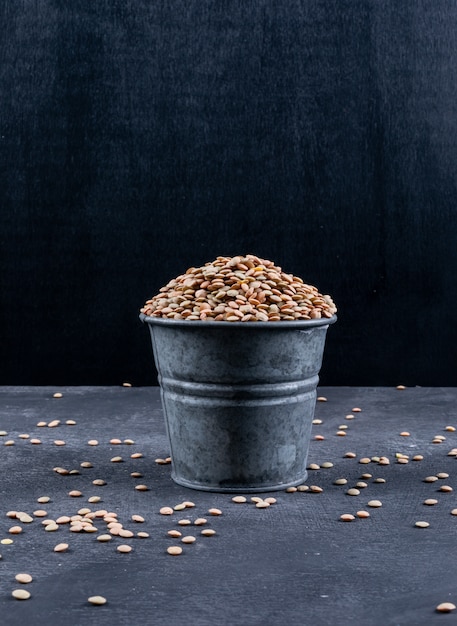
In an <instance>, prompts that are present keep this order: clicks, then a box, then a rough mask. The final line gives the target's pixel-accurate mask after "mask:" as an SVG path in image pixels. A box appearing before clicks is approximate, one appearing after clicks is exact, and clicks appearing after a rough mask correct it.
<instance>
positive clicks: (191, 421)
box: [140, 314, 336, 492]
mask: <svg viewBox="0 0 457 626" xmlns="http://www.w3.org/2000/svg"><path fill="white" fill-rule="evenodd" d="M140 318H141V319H142V321H144V322H146V323H147V324H148V327H149V330H150V334H151V340H152V347H153V352H154V358H155V364H156V367H157V371H158V376H159V384H160V388H161V398H162V407H163V411H164V416H165V423H166V427H167V433H168V438H169V443H170V453H171V457H172V474H171V476H172V478H173V480H174V481H175V482H176V483H178V484H180V485H184V486H185V487H191V488H193V489H201V490H206V491H224V492H261V491H273V490H278V489H284V488H286V487H289V486H293V485H297V484H300V483H302V482H303V481H305V480H306V477H307V471H306V464H307V457H308V448H309V442H310V437H311V425H312V420H313V417H314V409H315V404H316V387H317V384H318V381H319V377H318V374H319V371H320V368H321V364H322V356H323V352H324V345H325V337H326V333H327V328H328V326H329V324H333V323H334V322H335V321H336V316H334V317H332V318H330V319H319V320H309V321H308V320H304V321H296V322H295V321H290V322H288V321H281V322H222V321H221V322H208V321H185V320H182V321H178V320H167V319H163V318H155V317H147V316H145V315H143V314H141V315H140Z"/></svg>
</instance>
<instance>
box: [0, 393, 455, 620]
mask: <svg viewBox="0 0 457 626" xmlns="http://www.w3.org/2000/svg"><path fill="white" fill-rule="evenodd" d="M57 391H58V392H61V393H62V397H61V398H54V397H53V394H54V393H55V392H57ZM319 395H321V396H325V397H326V398H327V401H326V402H325V401H322V402H318V403H317V405H316V414H315V418H316V419H317V420H321V423H319V424H315V425H314V426H313V437H314V436H316V435H323V437H324V438H323V439H321V440H314V439H313V441H312V442H311V446H310V453H309V463H316V464H322V463H324V462H331V463H332V464H333V466H332V467H329V468H326V469H323V468H321V469H317V470H310V471H309V477H308V480H307V482H306V484H307V485H317V486H319V487H321V488H322V489H323V491H322V492H321V493H311V492H310V491H296V492H294V493H286V492H285V491H284V490H281V491H276V492H272V493H271V494H262V497H267V496H268V495H271V496H274V497H275V498H276V499H277V503H276V504H273V505H271V506H270V507H269V508H266V509H257V508H256V507H255V505H254V504H253V503H251V502H250V497H251V495H249V496H248V502H247V503H245V504H235V503H234V502H232V500H231V497H232V496H231V495H230V494H226V493H225V494H224V493H208V492H201V491H195V490H190V489H186V488H184V487H180V486H178V485H176V484H175V483H173V481H172V480H171V478H170V465H162V464H158V463H156V461H155V459H156V458H165V457H166V456H168V454H169V449H168V444H167V439H166V435H165V427H164V423H163V416H162V411H161V407H160V395H159V390H158V388H156V387H143V388H134V387H131V388H127V387H116V388H114V387H65V388H59V389H56V388H51V387H2V388H0V431H2V434H1V435H0V476H1V480H0V540H1V541H2V543H0V554H1V555H2V559H1V560H0V623H1V624H2V625H5V626H10V625H16V624H18V625H19V624H20V625H21V626H28V625H29V624H33V625H35V624H36V625H41V624H43V625H44V624H46V625H54V624H56V625H59V626H60V625H64V624H72V625H79V624H81V625H83V624H84V625H91V624H93V625H95V624H96V625H97V626H103V625H105V624H106V625H108V624H109V625H114V626H116V625H122V624H126V625H127V624H129V625H130V624H146V625H149V624H151V625H152V624H164V625H167V626H170V625H171V626H175V625H176V626H181V625H183V626H187V625H190V626H214V624H222V625H230V626H231V625H234V626H238V625H239V626H242V625H243V626H244V625H246V626H251V625H256V626H257V625H258V626H269V625H276V624H280V625H282V624H288V625H297V626H298V625H299V626H308V625H309V626H318V625H321V624H322V625H327V624H329V625H333V624H338V625H345V624H359V625H362V626H371V625H373V626H375V625H376V626H377V625H379V626H388V625H392V626H393V625H397V624H398V625H400V624H401V625H404V624H408V625H414V626H417V625H422V624H424V625H425V624H427V625H433V624H444V623H447V624H451V623H454V624H455V623H457V612H454V613H451V614H448V615H443V614H438V613H437V612H436V610H435V609H436V606H437V605H438V604H440V603H441V602H453V603H456V604H457V558H456V554H457V516H455V515H452V514H451V511H452V510H453V509H454V508H457V502H456V495H455V494H456V491H457V479H456V476H457V460H456V457H455V456H453V455H449V452H450V451H451V450H452V449H453V448H454V447H455V446H457V431H455V432H454V431H453V430H452V429H451V428H447V427H457V389H455V388H418V387H415V388H407V389H405V390H401V391H400V390H398V389H396V388H387V387H377V388H367V387H363V388H355V387H326V388H325V387H322V388H320V389H319ZM356 407H358V408H361V411H360V412H353V409H354V408H356ZM349 414H353V415H354V416H355V418H354V419H352V420H348V419H346V416H347V415H349ZM52 420H60V424H59V425H58V426H56V427H54V428H50V427H48V426H44V427H39V426H37V423H38V422H40V421H44V422H46V423H49V422H51V421H52ZM66 420H74V421H75V422H76V424H74V425H67V424H66ZM341 425H345V426H347V429H346V435H345V436H341V435H337V434H336V433H337V431H338V430H339V427H340V426H341ZM403 431H407V432H409V433H410V435H409V436H402V435H400V433H401V432H403ZM5 432H6V433H7V434H4V433H5ZM22 435H25V436H26V435H28V436H29V438H25V437H22ZM436 435H438V436H442V437H444V438H445V439H442V441H441V443H432V441H433V440H434V439H435V437H436ZM33 438H38V439H39V440H40V441H41V443H40V444H37V443H35V444H34V443H31V440H32V439H33ZM113 438H118V439H120V440H121V441H122V442H123V443H121V444H120V445H119V444H112V443H110V440H111V439H113ZM91 439H97V440H98V442H99V443H98V445H97V446H90V445H88V441H89V440H91ZM125 439H132V440H133V441H134V443H133V444H130V445H128V444H126V443H124V440H125ZM56 440H61V441H64V442H65V445H60V446H59V445H56V444H55V443H54V441H56ZM8 441H14V445H5V444H6V443H7V442H8ZM348 451H352V452H354V453H355V454H356V457H355V458H346V457H345V453H346V452H348ZM135 452H141V453H142V454H143V456H142V457H140V458H131V455H132V454H134V453H135ZM399 454H400V455H407V457H408V458H409V462H408V463H399V462H398V455H399ZM415 455H422V456H423V459H422V460H413V457H414V456H415ZM115 456H121V457H122V459H123V462H118V463H115V462H112V461H111V459H112V458H113V457H115ZM382 456H385V457H388V458H389V460H390V463H389V464H388V465H380V464H379V463H378V462H377V461H376V457H382ZM362 457H368V458H370V459H372V458H373V457H374V459H375V460H371V462H370V463H369V464H361V463H360V462H359V461H360V459H361V458H362ZM83 461H90V462H91V463H92V465H93V467H92V468H83V467H81V466H80V464H81V462H83ZM56 467H61V468H63V469H65V470H68V471H71V470H77V472H78V473H68V474H66V475H65V474H59V473H57V472H56V471H55V470H54V468H56ZM132 472H140V473H141V474H142V477H138V478H134V477H132V476H131V473H132ZM367 473H368V474H370V475H371V476H370V477H367V478H365V479H362V478H361V476H362V474H367ZM441 473H445V474H448V476H447V477H444V478H439V479H437V480H436V482H424V478H425V477H427V476H432V475H437V474H441ZM337 478H346V479H347V481H348V482H347V485H344V486H339V485H335V484H334V481H335V480H336V479H337ZM376 478H384V479H385V482H384V483H378V482H375V479H376ZM96 479H102V480H104V481H106V484H105V485H103V486H98V485H94V484H93V480H96ZM360 480H364V482H365V483H366V487H361V488H360V495H358V496H350V495H347V493H346V491H347V489H348V488H350V487H355V485H356V484H357V482H359V481H360ZM138 484H144V485H146V486H147V487H148V490H147V491H138V490H136V489H135V485H138ZM443 486H448V487H451V488H453V489H454V491H452V490H447V491H442V490H441V488H442V487H443ZM72 490H79V491H80V492H81V493H82V495H81V496H80V497H72V496H69V495H68V494H69V492H70V491H72ZM94 495H95V496H100V498H101V500H100V502H99V503H93V504H90V503H88V498H89V497H91V496H94ZM40 496H48V497H50V501H49V502H48V503H47V504H40V503H38V502H37V499H38V498H39V497H40ZM429 498H433V499H436V500H437V501H438V502H437V504H436V505H434V506H427V505H425V504H424V500H426V499H429ZM372 499H376V500H380V501H381V502H382V507H380V508H370V507H369V506H368V502H369V501H370V500H372ZM183 501H192V502H193V503H194V504H195V507H193V508H187V509H186V510H185V511H180V512H179V511H176V512H175V513H174V514H173V515H172V516H163V515H160V514H159V509H160V508H161V507H162V506H171V507H174V506H175V505H177V504H179V503H181V502H183ZM84 507H87V508H91V510H92V511H97V510H102V509H105V510H107V511H110V512H115V513H116V514H117V516H118V519H119V521H120V522H121V523H122V524H123V525H124V528H126V529H129V530H132V531H133V532H134V537H132V538H120V537H116V536H114V537H113V538H112V540H111V541H110V542H108V543H101V542H99V541H97V540H96V537H97V536H98V535H99V534H101V533H105V532H106V530H107V526H106V523H105V522H104V521H103V520H102V519H101V518H96V520H95V526H96V527H97V529H98V532H97V533H74V532H70V530H69V525H68V524H66V525H64V524H62V525H60V526H59V530H57V531H55V532H47V531H46V530H45V526H44V525H43V524H42V521H43V518H42V517H37V516H34V512H35V511H37V510H39V509H44V510H45V511H46V517H45V519H47V518H49V519H54V520H55V519H56V518H58V517H59V516H62V515H69V516H71V515H76V514H77V512H78V510H80V509H81V508H84ZM211 507H217V508H219V509H220V510H221V511H222V515H220V516H209V515H208V509H209V508H211ZM360 510H365V511H368V512H369V513H370V517H369V518H367V519H360V518H357V517H356V519H355V520H354V521H352V522H349V523H347V522H346V523H345V522H342V521H340V515H341V514H343V513H351V514H354V515H355V514H356V512H357V511H360ZM11 511H19V512H26V513H28V514H30V515H31V517H32V518H33V522H31V523H24V522H20V521H18V520H17V519H12V518H9V517H8V516H7V515H6V514H7V513H8V512H11ZM133 514H138V515H141V516H143V517H144V519H145V521H144V522H143V523H138V522H134V521H132V520H131V516H132V515H133ZM197 517H206V518H207V520H208V523H207V527H210V528H213V529H214V530H215V531H216V534H215V535H214V536H212V537H204V536H201V535H200V530H201V527H198V526H194V525H190V526H188V527H182V528H181V527H180V526H179V525H178V520H179V519H183V518H188V519H190V520H191V521H193V520H194V519H195V518H197ZM417 521H427V522H429V524H430V525H429V527H428V528H418V527H416V526H415V522H417ZM14 525H19V526H21V527H22V529H23V530H22V532H21V533H20V534H16V535H13V534H10V532H9V529H10V528H11V527H12V526H14ZM170 529H181V530H182V531H183V534H184V535H185V534H189V535H194V536H196V538H197V540H196V542H195V543H194V544H192V545H183V544H181V545H182V547H183V553H182V554H181V555H180V556H170V555H169V554H168V553H167V547H169V546H170V545H175V544H176V543H178V542H179V540H176V539H172V538H171V537H169V536H168V535H167V531H168V530H170ZM138 531H145V532H147V533H149V538H139V537H138V536H136V533H137V532H138ZM5 539H6V540H8V539H12V540H13V543H11V544H5V543H4V540H5ZM61 542H67V543H68V544H69V549H68V551H66V552H62V553H56V552H54V550H53V549H54V547H55V545H56V544H58V543H61ZM121 543H124V544H129V545H131V546H132V547H133V550H132V551H131V552H130V553H128V554H121V553H119V552H117V550H116V546H117V545H119V544H121ZM20 572H27V573H30V574H31V575H32V576H33V581H32V582H31V583H29V584H28V585H21V584H20V583H18V582H16V580H15V576H16V574H18V573H20ZM19 587H23V588H26V589H27V590H28V591H30V593H31V597H30V599H28V600H26V601H18V600H15V599H14V598H12V596H11V592H12V591H13V590H14V589H17V588H19ZM92 595H102V596H105V597H106V598H107V603H106V604H105V605H104V606H92V605H90V604H89V603H88V602H87V598H88V597H89V596H92Z"/></svg>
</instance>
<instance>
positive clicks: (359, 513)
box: [356, 511, 370, 519]
mask: <svg viewBox="0 0 457 626" xmlns="http://www.w3.org/2000/svg"><path fill="white" fill-rule="evenodd" d="M356 515H357V517H360V518H361V519H365V518H367V517H370V514H369V513H368V511H357V513H356Z"/></svg>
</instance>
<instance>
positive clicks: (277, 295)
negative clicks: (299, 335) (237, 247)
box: [141, 254, 337, 322]
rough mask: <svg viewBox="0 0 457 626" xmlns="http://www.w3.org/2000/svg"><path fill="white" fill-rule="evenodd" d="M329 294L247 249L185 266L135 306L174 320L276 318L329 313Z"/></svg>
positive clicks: (332, 306)
mask: <svg viewBox="0 0 457 626" xmlns="http://www.w3.org/2000/svg"><path fill="white" fill-rule="evenodd" d="M336 310H337V309H336V306H335V304H334V302H333V300H332V298H331V297H330V296H328V295H322V294H320V293H319V291H318V290H317V289H316V287H313V286H312V285H307V284H306V283H304V282H303V280H302V279H301V278H298V277H297V276H294V275H293V274H286V273H285V272H283V271H282V269H281V268H280V267H278V266H277V265H275V264H274V263H273V262H272V261H268V260H266V259H261V258H259V257H257V256H255V255H253V254H247V255H246V256H234V257H225V256H218V257H217V258H216V259H215V260H214V261H211V262H208V263H205V265H203V266H202V267H197V268H196V267H190V268H189V269H188V270H187V271H186V273H185V274H182V275H180V276H178V277H177V278H174V279H173V280H170V282H169V283H168V284H167V285H165V286H164V287H162V288H161V289H160V291H159V293H158V294H156V295H155V296H154V297H153V298H151V299H150V300H147V301H146V303H145V305H144V307H143V308H142V309H141V312H142V313H144V314H145V315H147V316H150V317H160V318H168V319H174V320H208V321H223V322H279V321H283V320H284V321H286V320H287V321H294V320H311V319H321V318H331V317H333V315H334V314H335V313H336Z"/></svg>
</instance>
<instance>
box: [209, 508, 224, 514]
mask: <svg viewBox="0 0 457 626" xmlns="http://www.w3.org/2000/svg"><path fill="white" fill-rule="evenodd" d="M208 513H209V514H210V515H222V511H221V510H220V509H208Z"/></svg>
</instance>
